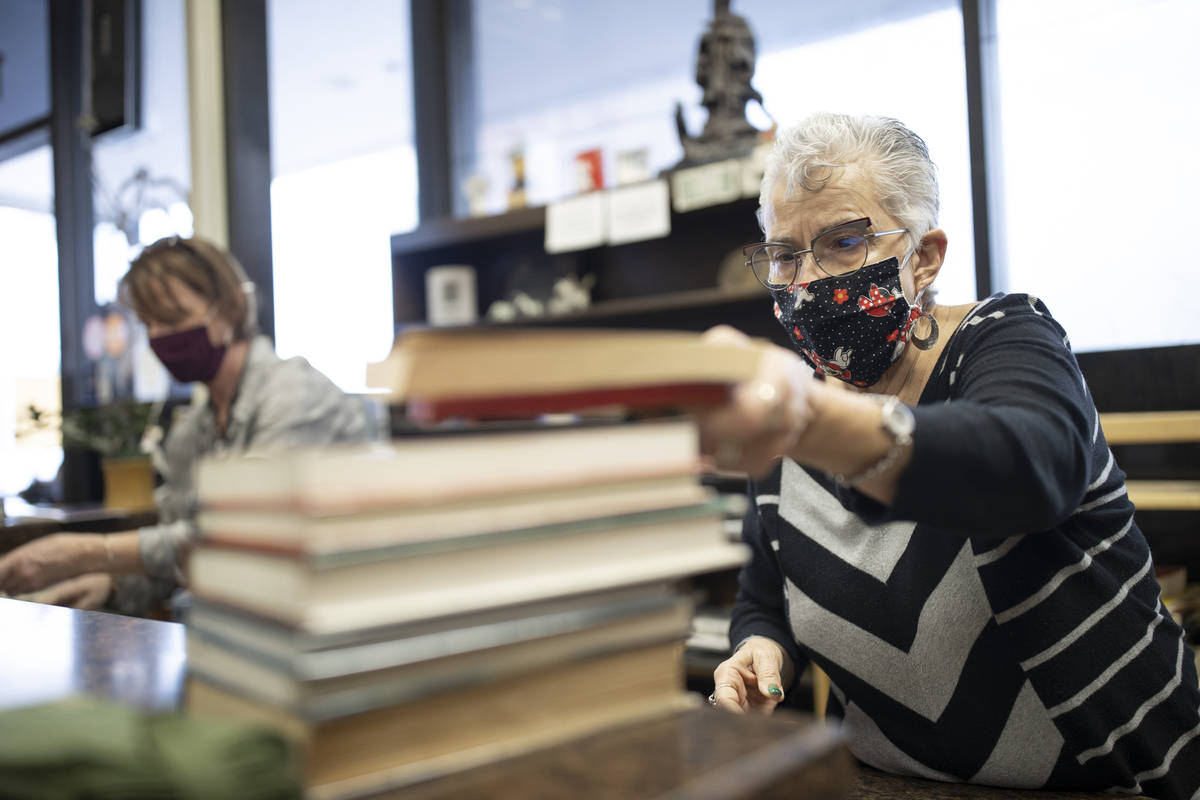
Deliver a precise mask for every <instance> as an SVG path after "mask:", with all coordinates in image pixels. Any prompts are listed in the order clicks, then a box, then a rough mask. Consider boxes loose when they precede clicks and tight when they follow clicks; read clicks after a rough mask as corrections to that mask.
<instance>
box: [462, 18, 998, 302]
mask: <svg viewBox="0 0 1200 800" xmlns="http://www.w3.org/2000/svg"><path fill="white" fill-rule="evenodd" d="M733 11H734V12H735V13H737V14H740V15H742V16H744V17H745V18H746V20H747V22H748V23H749V25H750V28H751V30H752V31H753V32H754V34H755V38H756V42H757V45H758V60H757V70H756V74H755V78H754V86H755V87H756V88H757V89H758V90H759V91H760V92H761V93H762V95H763V99H764V106H765V108H766V111H767V112H769V114H770V115H771V117H773V118H774V119H775V120H776V121H777V122H778V123H779V124H780V125H781V126H782V125H787V124H789V123H791V122H795V121H797V120H798V119H800V118H801V117H803V116H805V115H807V114H809V113H812V112H814V111H820V110H829V111H847V112H862V113H873V114H884V115H889V116H894V117H897V118H899V119H900V120H902V121H903V122H905V123H906V124H908V125H909V126H910V127H911V128H913V130H915V131H917V132H918V133H919V134H921V136H923V137H924V138H925V139H926V141H927V142H928V144H929V147H930V150H931V153H932V155H933V158H934V161H935V162H936V163H937V164H938V166H939V171H940V181H941V190H942V209H943V214H942V220H941V224H942V227H943V228H944V229H946V231H947V233H948V235H949V237H950V239H951V247H950V249H949V251H948V253H947V264H946V267H945V268H944V269H943V272H942V277H940V278H939V279H938V286H939V289H940V291H941V299H942V301H943V302H965V301H968V300H972V299H974V298H975V263H974V246H973V243H972V242H973V231H972V226H971V195H970V162H969V158H968V136H967V124H966V119H967V113H966V89H965V70H964V64H963V41H962V16H961V14H960V12H959V8H958V4H957V3H952V2H947V0H908V2H901V3H894V2H892V3H884V2H872V3H867V4H861V5H858V4H856V5H854V6H853V7H850V6H845V5H842V6H837V7H830V6H829V5H828V4H826V3H821V2H815V1H809V2H794V1H793V0H743V1H742V2H737V3H734V4H733ZM711 15H712V4H711V3H708V2H696V1H695V0H664V1H663V2H655V3H645V2H637V0H614V1H613V2H610V3H604V4H599V3H568V2H563V1H562V0H475V3H474V6H473V11H472V19H473V24H474V28H475V35H474V47H475V75H476V87H477V93H478V97H477V105H478V130H477V136H476V152H475V153H473V154H469V156H468V157H467V158H466V159H465V160H462V163H460V164H459V167H460V169H463V170H466V171H468V172H476V173H478V174H480V175H483V176H485V182H486V186H487V191H488V200H487V206H488V209H489V210H490V211H492V212H499V211H503V210H504V208H505V204H506V196H507V192H508V189H509V188H510V186H511V184H512V180H513V178H512V175H513V168H512V165H511V161H510V154H511V153H512V152H514V151H519V152H522V153H523V154H524V157H525V165H524V166H525V179H526V196H527V200H528V202H529V203H530V204H533V205H537V204H542V203H547V202H550V201H553V200H556V199H559V198H561V197H564V196H567V195H570V194H573V193H574V192H575V164H574V159H575V156H576V155H577V154H578V153H580V152H582V151H585V150H589V149H593V148H600V149H601V150H602V153H603V163H604V169H605V173H606V176H605V183H606V184H607V185H611V184H612V183H614V182H615V181H614V180H613V177H614V172H615V169H614V168H615V164H616V160H617V156H618V154H619V153H621V152H623V151H628V150H636V149H645V150H646V152H647V163H648V166H649V168H650V171H651V173H657V172H658V171H660V170H663V169H668V168H670V167H672V166H674V165H675V164H676V163H677V162H678V161H679V160H680V158H681V157H682V155H683V153H682V148H681V147H680V144H679V139H678V135H677V132H676V129H675V123H674V110H675V104H676V102H679V103H681V104H682V107H683V110H684V116H685V122H686V124H687V127H688V129H689V131H690V132H691V133H692V134H696V133H698V132H699V130H700V128H701V127H702V125H703V122H704V116H705V112H704V110H703V109H702V108H701V107H700V106H699V100H700V88H699V87H698V86H697V85H696V83H695V78H694V69H695V59H696V47H697V43H698V41H699V38H700V36H701V34H702V33H703V31H704V30H705V27H706V25H707V22H708V20H709V19H710V18H711ZM631 20H636V24H635V23H634V22H631ZM913 43H920V46H913ZM614 53H619V54H620V56H619V57H614V56H613V54H614ZM748 115H749V117H750V120H751V122H752V123H753V124H755V125H756V126H758V127H760V128H766V127H769V125H770V119H768V118H767V117H766V116H765V115H764V114H763V113H762V112H761V111H760V110H759V109H757V108H756V105H755V104H751V105H750V106H749V107H748Z"/></svg>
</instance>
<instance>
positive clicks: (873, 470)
mask: <svg viewBox="0 0 1200 800" xmlns="http://www.w3.org/2000/svg"><path fill="white" fill-rule="evenodd" d="M871 397H872V399H875V400H877V401H878V402H879V403H881V404H882V408H881V409H880V417H879V428H880V430H882V431H883V432H884V433H886V434H887V435H888V436H889V437H890V438H891V440H892V445H891V447H889V448H888V451H887V452H886V453H884V454H883V456H881V457H880V459H879V460H878V461H876V462H875V463H874V464H871V465H869V466H867V467H866V468H864V469H862V470H860V471H859V472H857V473H855V474H853V475H843V474H842V473H840V472H835V473H834V474H833V480H834V482H835V483H837V485H838V486H854V485H855V484H857V483H861V482H863V481H865V480H869V479H870V478H874V477H875V476H876V475H879V474H881V473H882V472H884V471H885V470H886V469H887V468H888V467H890V466H892V465H893V464H895V463H896V461H897V459H899V458H900V455H901V453H903V452H904V448H906V447H908V446H909V445H911V444H912V432H913V428H914V427H915V421H914V419H913V414H912V411H911V410H910V409H909V408H908V406H906V405H904V404H903V403H901V402H900V398H899V397H896V396H895V395H871Z"/></svg>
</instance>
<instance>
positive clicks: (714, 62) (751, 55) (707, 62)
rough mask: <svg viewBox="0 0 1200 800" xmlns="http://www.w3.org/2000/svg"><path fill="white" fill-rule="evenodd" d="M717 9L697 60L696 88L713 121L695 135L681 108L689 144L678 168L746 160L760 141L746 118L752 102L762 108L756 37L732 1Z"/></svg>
mask: <svg viewBox="0 0 1200 800" xmlns="http://www.w3.org/2000/svg"><path fill="white" fill-rule="evenodd" d="M713 6H714V7H713V18H712V20H711V21H710V22H709V23H708V30H707V31H705V32H704V35H703V36H701V37H700V51H699V53H698V55H697V57H696V83H698V84H700V87H701V88H702V89H703V90H704V96H703V97H702V98H701V100H700V104H701V105H702V106H704V107H705V108H706V109H707V110H708V120H707V121H706V122H705V123H704V130H703V131H701V132H700V135H699V136H691V135H689V134H688V131H687V126H686V125H684V122H683V107H682V106H681V105H680V104H678V103H676V104H675V126H676V128H678V130H679V141H680V143H681V144H682V145H683V160H682V161H680V162H679V163H678V164H677V165H676V166H677V167H687V166H695V165H697V164H706V163H708V162H711V161H720V160H722V159H726V158H740V157H744V156H747V155H749V154H750V152H751V151H752V150H753V149H754V146H755V144H757V142H758V134H759V131H758V129H757V128H755V127H754V126H752V125H751V124H750V122H749V121H748V120H747V119H746V103H747V102H748V101H750V100H755V101H757V102H758V104H759V105H762V95H761V94H759V93H758V92H757V91H756V90H755V89H754V87H753V86H751V85H750V79H751V78H753V77H754V60H755V48H754V35H753V34H751V33H750V26H749V25H748V24H747V23H746V19H745V18H744V17H741V16H738V15H737V14H734V13H732V12H731V11H730V10H729V0H714V2H713Z"/></svg>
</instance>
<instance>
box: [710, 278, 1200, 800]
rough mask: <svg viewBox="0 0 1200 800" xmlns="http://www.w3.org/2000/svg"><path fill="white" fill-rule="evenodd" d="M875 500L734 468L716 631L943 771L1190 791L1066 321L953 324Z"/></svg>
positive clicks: (952, 776) (837, 711)
mask: <svg viewBox="0 0 1200 800" xmlns="http://www.w3.org/2000/svg"><path fill="white" fill-rule="evenodd" d="M914 415H915V417H916V431H915V433H914V436H913V440H914V444H913V454H912V461H911V464H910V466H909V467H908V469H907V470H906V471H905V474H904V475H903V477H902V478H901V481H900V484H899V487H898V491H897V495H896V500H895V501H894V503H893V504H892V505H891V506H889V507H884V506H882V505H880V504H878V503H876V502H875V501H873V500H871V499H869V498H867V497H866V496H864V495H862V494H859V493H857V492H854V491H848V490H842V489H839V488H838V487H836V486H835V484H834V483H833V482H832V481H831V480H830V479H829V478H828V476H826V475H825V474H823V473H821V472H818V471H815V470H810V469H807V468H805V467H801V466H799V465H797V464H796V463H794V462H791V461H787V460H785V461H784V462H783V463H782V464H781V465H780V467H779V468H778V469H777V470H776V471H775V472H774V474H773V475H771V476H769V477H768V478H766V479H764V480H761V481H757V482H754V483H752V484H751V487H750V489H751V492H752V497H753V499H754V501H755V502H753V503H751V504H750V509H749V511H748V513H747V516H746V522H745V530H744V538H745V540H746V543H747V544H748V545H749V546H750V547H751V550H752V551H753V559H752V561H751V562H750V564H749V565H748V566H747V567H746V568H745V569H744V570H743V571H742V574H741V576H740V580H739V593H738V600H737V604H736V606H735V609H734V614H733V624H732V627H731V632H730V638H731V640H732V641H734V642H740V641H741V640H743V639H744V638H745V637H747V636H751V635H762V636H768V637H770V638H772V639H774V640H776V641H778V642H779V643H780V644H781V645H783V646H784V648H785V649H786V650H787V651H788V652H789V654H790V655H791V657H792V659H793V661H794V663H795V664H796V665H797V674H798V673H799V671H800V669H801V668H802V667H803V665H804V664H805V663H806V662H807V661H808V660H809V659H811V660H812V661H813V662H815V663H817V664H819V665H820V666H821V667H822V668H823V669H824V670H825V671H826V672H827V673H828V674H829V676H830V679H831V683H832V687H833V688H832V697H831V699H830V713H831V714H833V715H835V716H838V717H841V719H842V725H843V727H844V729H845V731H846V733H847V736H848V740H849V742H850V747H851V750H852V751H853V752H854V754H855V755H856V756H857V757H858V758H859V759H861V760H862V761H864V762H866V763H867V764H870V765H872V766H875V767H878V768H880V769H883V770H887V771H889V772H894V773H899V774H905V775H914V776H920V777H924V778H932V779H937V780H944V781H959V782H971V783H980V784H988V785H994V786H1007V787H1022V788H1037V787H1044V788H1048V789H1086V790H1110V791H1114V792H1123V793H1135V794H1146V795H1150V796H1154V797H1161V798H1172V800H1173V799H1175V798H1191V800H1200V689H1198V687H1197V677H1196V670H1195V666H1194V663H1193V660H1192V656H1191V652H1190V650H1189V649H1188V648H1187V646H1186V644H1185V642H1184V640H1183V633H1182V631H1181V630H1180V629H1179V627H1178V626H1177V625H1176V624H1175V623H1174V622H1173V621H1172V619H1171V618H1170V616H1169V615H1168V613H1167V612H1166V610H1165V609H1164V607H1163V605H1162V603H1161V600H1160V597H1159V590H1158V585H1157V584H1156V582H1155V580H1154V571H1153V566H1152V563H1151V558H1150V551H1149V548H1148V546H1147V544H1146V541H1145V539H1144V537H1143V536H1142V534H1141V532H1140V531H1139V530H1138V527H1137V524H1136V523H1135V522H1134V520H1133V505H1132V504H1131V503H1130V501H1129V499H1128V497H1127V496H1126V492H1125V476H1124V473H1123V472H1122V471H1121V469H1120V467H1118V466H1117V465H1116V464H1115V463H1113V457H1112V452H1111V451H1110V450H1109V448H1108V445H1107V443H1106V441H1105V439H1104V433H1103V431H1102V430H1101V429H1100V422H1099V418H1098V416H1097V413H1096V409H1095V406H1094V404H1093V402H1092V400H1091V397H1090V395H1089V393H1088V390H1087V386H1086V384H1085V382H1084V380H1083V377H1082V375H1081V373H1080V371H1079V367H1078V365H1077V363H1076V362H1075V358H1074V356H1073V355H1072V353H1071V349H1070V344H1069V342H1068V341H1067V337H1066V334H1065V333H1064V332H1063V330H1062V328H1061V327H1060V326H1059V325H1058V323H1056V322H1055V321H1054V320H1053V319H1052V318H1051V317H1050V314H1049V312H1048V311H1047V310H1046V307H1045V306H1044V305H1043V304H1042V303H1041V302H1040V301H1039V300H1038V299H1037V298H1035V297H1030V296H1027V295H1008V296H1005V295H995V296H993V297H991V298H989V299H988V300H986V301H984V302H983V303H981V304H980V305H979V306H978V307H977V308H976V309H975V310H973V311H972V313H971V314H969V315H968V317H967V318H966V319H965V320H964V321H963V323H962V325H960V327H959V328H958V330H957V331H956V332H955V334H954V336H953V338H952V339H951V341H950V342H949V343H948V345H947V347H946V349H945V350H944V351H943V353H942V355H941V357H940V359H939V363H938V365H937V366H936V367H935V369H934V372H933V375H932V377H931V378H930V380H929V382H928V384H927V385H926V387H925V390H924V393H923V396H922V398H921V401H920V404H919V405H918V406H917V408H915V409H914Z"/></svg>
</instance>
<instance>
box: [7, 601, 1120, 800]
mask: <svg viewBox="0 0 1200 800" xmlns="http://www.w3.org/2000/svg"><path fill="white" fill-rule="evenodd" d="M0 642H3V647H2V648H0V709H5V708H15V707H18V706H25V705H33V704H37V703H44V702H50V701H54V700H61V699H64V698H67V697H72V696H75V695H80V694H90V695H95V696H99V697H103V698H108V699H112V700H117V701H120V702H125V703H129V704H132V705H135V706H138V707H140V708H145V709H163V710H170V709H177V708H179V706H180V703H181V702H182V689H183V682H184V675H185V665H186V658H185V640H184V630H183V626H182V625H179V624H178V623H173V622H158V621H154V620H144V619H135V618H131V617H123V616H119V615H115V614H107V613H103V612H98V611H75V610H73V609H67V608H56V607H54V606H45V605H40V604H38V603H27V602H24V601H21V600H7V599H0ZM377 796H395V797H402V798H405V800H450V798H460V797H487V798H489V799H490V800H508V799H509V798H512V799H513V800H516V799H517V798H520V800H539V798H546V799H547V800H549V798H555V799H556V800H557V798H563V797H571V798H582V799H584V800H599V799H600V798H613V799H614V800H616V799H617V798H619V799H620V800H627V798H633V797H637V798H663V799H664V800H665V799H666V798H670V799H671V800H684V798H689V799H690V800H701V799H702V798H704V799H706V800H718V799H720V800H730V799H731V798H747V800H749V799H750V798H755V800H759V799H760V798H761V799H762V800H769V799H770V798H775V797H779V798H783V797H786V798H789V799H790V800H800V798H806V797H811V798H822V799H823V798H851V800H881V799H882V798H900V799H901V800H904V799H906V798H926V799H929V800H1100V798H1104V800H1111V797H1112V795H1099V794H1087V793H1072V792H1040V791H1014V790H1006V789H993V788H986V787H979V786H967V785H962V784H947V783H939V782H935V781H925V780H919V779H915V778H900V777H896V776H893V775H887V774H884V773H882V772H878V771H877V770H873V769H870V768H868V767H862V766H859V765H857V764H855V763H854V761H853V759H852V757H851V756H850V755H849V753H848V752H847V750H846V749H845V747H844V746H843V745H841V743H840V739H839V736H838V734H837V732H836V731H835V730H834V729H832V728H827V727H824V726H820V725H815V724H813V723H812V722H811V721H810V719H809V718H807V717H802V716H799V715H785V714H782V713H781V714H777V715H773V716H771V717H758V716H755V717H744V716H737V715H733V714H727V713H724V712H718V711H713V710H711V709H708V708H707V707H705V708H699V709H696V710H694V711H689V712H685V713H683V714H680V715H677V716H674V717H671V718H667V719H663V720H658V721H656V722H653V723H649V724H645V725H639V726H637V727H634V728H624V729H617V730H613V731H608V732H604V733H601V734H597V735H595V736H592V737H589V738H587V739H584V740H582V741H577V742H571V743H569V744H564V745H560V746H558V747H554V748H550V749H547V750H542V751H539V752H536V753H531V754H528V755H525V756H521V757H517V758H510V759H507V760H505V761H502V762H499V763H496V764H491V765H488V766H484V767H479V768H476V769H472V770H468V771H465V772H461V773H457V774H455V775H450V776H447V777H444V778H441V779H438V780H436V781H431V782H428V783H425V784H421V785H419V786H409V787H406V788H405V789H404V790H403V791H399V792H395V793H393V794H392V795H387V794H383V795H377Z"/></svg>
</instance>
